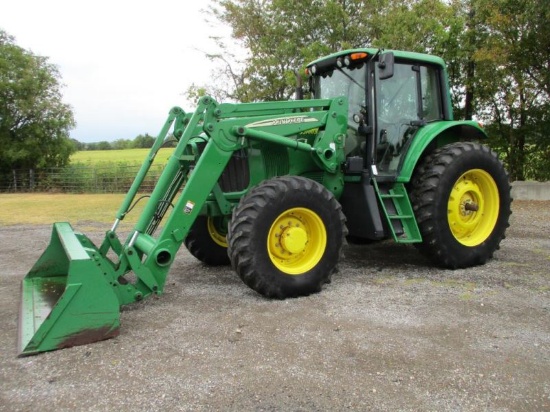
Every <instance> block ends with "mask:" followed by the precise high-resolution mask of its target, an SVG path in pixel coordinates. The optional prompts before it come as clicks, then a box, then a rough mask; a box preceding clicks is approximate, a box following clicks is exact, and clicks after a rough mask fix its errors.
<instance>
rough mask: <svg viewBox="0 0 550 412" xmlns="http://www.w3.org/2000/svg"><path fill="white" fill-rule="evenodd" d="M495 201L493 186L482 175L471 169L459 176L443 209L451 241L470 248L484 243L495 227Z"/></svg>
mask: <svg viewBox="0 0 550 412" xmlns="http://www.w3.org/2000/svg"><path fill="white" fill-rule="evenodd" d="M499 200H500V199H499V193H498V188H497V185H496V183H495V181H494V179H493V178H492V177H491V175H490V174H489V173H487V172H486V171H484V170H481V169H472V170H469V171H468V172H466V173H464V174H463V175H462V176H460V178H459V179H458V180H457V181H456V183H455V184H454V186H453V189H452V190H451V194H450V196H449V203H448V208H447V210H448V219H449V226H450V228H451V232H452V233H453V236H454V237H455V239H456V240H457V241H459V242H460V243H462V244H463V245H465V246H470V247H472V246H477V245H479V244H481V243H483V242H484V241H485V240H487V238H488V237H489V236H490V235H491V233H492V232H493V229H494V228H495V225H496V223H497V219H498V215H499V207H500V201H499Z"/></svg>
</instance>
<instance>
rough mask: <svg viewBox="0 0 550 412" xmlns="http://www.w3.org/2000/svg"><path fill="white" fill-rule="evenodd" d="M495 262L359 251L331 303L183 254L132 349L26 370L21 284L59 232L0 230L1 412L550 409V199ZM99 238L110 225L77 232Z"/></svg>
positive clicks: (77, 351) (523, 222) (533, 206)
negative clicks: (20, 331) (19, 342)
mask: <svg viewBox="0 0 550 412" xmlns="http://www.w3.org/2000/svg"><path fill="white" fill-rule="evenodd" d="M513 211H514V213H513V215H512V218H511V224H512V226H511V228H510V229H509V231H508V236H507V238H506V239H505V240H504V241H503V243H502V247H501V249H500V250H499V251H498V252H497V253H496V255H495V258H494V259H493V260H492V261H490V262H489V263H488V264H487V265H485V266H481V267H475V268H471V269H466V270H455V271H449V270H440V269H436V268H433V267H431V266H430V264H429V262H428V261H426V260H425V259H424V258H422V257H421V256H420V255H419V254H418V253H417V252H416V250H415V249H414V247H412V246H407V245H397V244H394V243H392V242H383V243H375V244H372V245H367V246H358V245H348V246H346V248H345V255H346V257H345V259H344V260H343V261H342V263H341V265H340V271H339V272H338V273H337V274H336V275H335V276H334V277H333V282H332V283H331V284H329V285H327V286H326V287H325V288H324V290H323V292H322V293H320V294H318V295H315V296H311V297H307V298H299V299H291V300H285V301H271V300H266V299H264V298H262V297H261V296H259V295H257V294H256V293H255V292H253V291H252V290H250V289H248V288H247V287H246V286H245V285H244V284H243V283H242V282H241V281H240V280H239V279H238V277H237V276H236V275H235V274H234V273H233V272H232V271H231V270H230V268H228V267H224V268H210V267H206V266H204V265H202V264H201V263H200V262H198V261H196V260H195V259H194V258H193V257H191V256H190V255H189V253H188V252H187V251H186V250H185V249H183V248H182V250H181V251H180V253H179V255H178V258H177V261H176V263H175V264H174V266H173V268H172V271H171V273H170V276H169V278H168V282H167V285H166V289H165V294H164V295H163V296H161V297H158V298H155V297H154V298H150V299H147V300H146V301H143V302H140V303H137V304H134V305H131V306H128V307H125V308H124V309H123V312H122V329H121V334H120V336H119V337H117V338H115V339H111V340H108V341H104V342H99V343H94V344H90V345H85V346H79V347H74V348H70V349H65V350H61V351H55V352H49V353H44V354H40V355H37V356H31V357H25V358H16V352H15V344H16V334H17V312H18V304H19V284H20V281H21V279H22V278H23V276H24V275H25V273H26V272H27V271H28V270H29V269H30V267H31V266H32V264H33V263H34V261H35V260H36V259H37V258H38V256H39V255H40V254H41V253H42V251H43V250H44V248H45V247H46V245H47V243H48V241H49V236H50V231H51V227H50V226H4V227H0V244H1V245H2V251H1V252H0V253H1V256H0V294H1V295H0V296H1V299H0V348H1V352H0V410H2V411H38V410H40V411H74V410H89V411H119V412H120V411H137V410H140V411H171V410H176V411H178V410H182V411H186V410H190V411H201V410H209V411H210V410H214V411H218V410H219V411H222V410H223V411H226V410H229V411H340V410H361V411H364V410H373V411H396V410H399V411H409V410H410V411H476V412H477V411H521V410H525V411H543V410H546V411H548V410H550V270H549V269H548V268H549V266H550V202H526V201H516V202H514V204H513ZM73 223H74V224H73V226H74V227H76V228H78V229H82V230H83V231H84V232H86V233H88V234H89V235H90V236H91V237H92V238H94V239H95V240H99V239H100V238H101V236H102V235H101V231H102V230H104V229H107V227H103V226H99V225H97V224H95V223H93V222H73Z"/></svg>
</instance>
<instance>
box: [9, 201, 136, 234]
mask: <svg viewBox="0 0 550 412" xmlns="http://www.w3.org/2000/svg"><path fill="white" fill-rule="evenodd" d="M123 198H124V194H64V193H59V194H49V193H23V194H11V193H9V194H4V193H3V194H0V226H6V225H21V224H33V225H34V224H36V225H38V224H52V223H54V222H70V223H73V224H78V222H81V224H85V223H86V222H101V223H105V224H107V225H110V224H112V223H113V222H114V220H115V214H116V212H117V210H118V208H119V207H120V204H121V203H122V200H123ZM145 203H146V201H145V200H143V201H141V202H140V203H138V205H137V206H136V207H135V209H134V210H132V212H131V213H130V214H129V215H128V216H127V217H126V218H125V219H124V222H127V223H135V221H137V218H138V217H139V215H140V214H141V211H142V210H143V206H144V205H145ZM106 229H108V227H106Z"/></svg>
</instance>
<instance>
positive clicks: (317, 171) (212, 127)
mask: <svg viewBox="0 0 550 412" xmlns="http://www.w3.org/2000/svg"><path fill="white" fill-rule="evenodd" d="M307 74H308V91H309V93H310V94H311V97H312V98H311V99H310V100H302V99H301V96H302V93H303V91H302V90H300V91H299V92H298V93H297V96H299V100H293V101H285V102H265V103H244V104H229V103H224V104H220V103H218V102H216V101H215V100H214V99H212V98H210V97H207V96H206V97H202V98H201V99H200V101H199V104H198V107H197V108H196V110H195V111H194V112H192V113H185V112H184V111H183V110H182V109H180V108H177V107H176V108H173V109H172V110H171V111H170V113H169V116H168V119H167V121H166V122H165V124H164V126H163V127H162V129H161V131H160V133H159V135H158V137H157V139H156V140H155V143H154V145H153V147H152V148H151V150H150V152H149V155H148V156H147V158H146V160H145V161H144V163H143V165H142V167H141V169H140V171H139V172H138V174H137V176H136V178H135V180H134V182H133V184H132V186H131V187H130V189H129V191H128V193H127V194H126V196H125V198H124V201H123V203H122V205H121V206H120V208H119V210H118V212H117V213H116V216H115V221H114V224H113V226H112V227H111V229H110V230H108V231H107V232H106V234H105V238H104V240H103V241H102V243H101V244H100V245H98V246H97V245H95V244H94V243H93V242H92V241H91V240H90V239H89V238H88V237H86V236H85V235H83V234H80V233H77V232H75V231H74V230H73V229H72V228H71V226H70V225H69V223H55V224H54V227H53V232H52V237H51V241H50V244H49V246H48V247H47V249H46V250H45V252H44V253H43V254H42V256H41V257H40V258H39V260H38V261H37V263H36V264H35V265H34V266H33V267H32V269H31V270H30V272H29V273H28V274H27V275H26V277H25V278H24V279H23V282H22V298H21V309H20V316H19V339H18V353H19V354H20V355H30V354H36V353H39V352H44V351H51V350H55V349H60V348H65V347H70V346H74V345H79V344H86V343H90V342H95V341H99V340H103V339H108V338H111V337H114V336H116V335H117V334H118V333H119V329H120V316H119V310H120V307H121V306H122V305H127V304H131V303H133V302H136V301H139V300H142V299H144V298H146V297H148V296H150V295H151V294H157V295H158V294H162V292H163V290H164V287H165V282H166V277H167V275H168V272H169V270H170V267H171V265H172V263H173V262H174V257H175V255H176V253H177V251H178V250H179V248H180V247H181V245H182V243H184V244H185V246H186V247H187V249H188V250H189V252H190V253H191V254H192V255H193V256H195V257H196V258H197V259H199V260H200V261H202V262H203V263H205V264H207V265H226V264H231V266H232V267H233V269H234V270H235V271H236V272H237V274H238V275H239V277H240V278H241V279H242V280H243V282H244V283H245V284H246V285H248V286H249V287H251V288H252V289H254V290H255V291H257V292H258V293H260V294H262V295H264V296H266V297H269V298H276V299H284V298H290V297H298V296H306V295H309V294H312V293H316V292H319V291H320V290H321V289H322V287H323V286H324V285H325V284H326V283H327V282H329V281H330V279H331V276H332V274H333V273H334V272H335V270H336V266H337V264H338V261H339V259H340V256H341V253H342V248H343V245H344V244H345V243H346V240H347V241H349V242H355V243H365V242H370V241H373V240H382V239H388V238H390V239H392V238H393V239H394V240H395V241H396V242H399V243H411V244H414V245H415V246H417V247H418V248H419V249H420V251H421V252H422V253H424V254H425V255H426V256H428V257H429V258H430V259H432V261H433V262H434V263H435V264H436V265H439V266H441V267H444V268H459V267H468V266H472V265H478V264H483V263H485V261H486V260H487V259H489V258H490V257H491V256H492V254H493V252H494V251H495V250H496V249H497V248H498V246H499V244H500V241H501V240H502V239H503V238H504V232H505V229H506V227H507V226H508V217H509V215H510V202H511V198H510V193H509V192H510V187H509V184H508V178H507V174H506V171H505V170H504V167H503V166H502V163H501V162H500V161H499V160H498V158H497V156H496V154H495V153H494V152H492V151H491V150H490V149H488V148H487V147H486V146H483V145H481V144H479V143H475V142H473V141H472V140H477V139H483V138H485V133H484V131H483V129H482V127H481V126H480V125H479V124H477V123H476V122H472V121H455V120H454V119H453V118H452V112H451V104H450V97H449V88H448V84H447V74H446V70H445V65H444V63H443V61H442V60H441V59H439V58H436V57H434V56H429V55H422V54H416V53H407V52H399V51H388V52H384V51H382V50H376V49H357V50H346V51H342V52H340V53H336V54H333V55H330V56H327V57H325V58H322V59H319V60H317V61H315V62H312V63H311V64H309V65H308V66H307ZM172 136H173V138H175V139H176V140H177V145H176V147H175V148H174V150H173V152H172V154H171V156H170V158H169V160H168V162H167V164H166V166H165V168H164V170H163V172H162V175H161V176H160V178H159V180H158V182H157V184H156V186H155V188H154V190H153V191H152V193H151V194H150V195H149V196H148V199H147V203H146V205H145V207H144V210H143V212H142V213H141V215H140V216H139V219H138V221H137V223H136V224H135V227H134V228H133V230H132V231H131V233H130V234H129V235H128V236H127V237H126V238H125V239H120V238H119V234H118V233H117V229H118V227H119V224H120V222H121V221H122V220H123V219H124V218H125V216H126V215H127V214H128V213H130V211H131V209H132V205H133V204H134V202H135V201H136V197H137V196H138V195H141V194H142V193H141V191H140V188H141V183H142V182H143V181H144V179H145V177H146V175H147V173H148V170H149V168H150V166H151V164H152V163H153V161H154V159H155V156H156V154H157V152H158V150H159V149H160V148H161V147H162V145H163V144H164V143H165V142H166V141H167V140H168V139H171V138H172Z"/></svg>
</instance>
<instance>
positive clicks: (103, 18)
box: [0, 0, 230, 142]
mask: <svg viewBox="0 0 550 412" xmlns="http://www.w3.org/2000/svg"><path fill="white" fill-rule="evenodd" d="M209 3H210V2H209V1H208V0H200V1H197V0H195V1H189V0H177V1H171V0H154V1H144V2H140V1H135V0H134V1H129V0H110V1H106V0H95V1H93V2H92V1H85V2H84V1H78V0H72V1H67V0H0V10H1V12H0V28H1V29H3V30H4V31H6V32H7V33H8V34H9V35H11V36H13V37H15V43H16V44H17V45H18V46H20V47H22V48H24V49H26V50H30V51H32V52H33V53H34V54H37V55H40V56H45V57H48V58H49V61H50V63H53V64H55V65H56V66H57V67H58V69H59V71H60V74H61V82H62V83H63V84H64V87H63V88H62V90H61V91H62V94H63V101H64V102H65V103H67V104H69V105H70V106H71V107H72V109H73V113H74V116H75V120H76V123H77V126H76V128H75V129H73V130H72V131H71V137H72V138H74V139H76V140H78V141H81V142H98V141H102V140H107V141H114V140H117V139H130V140H133V139H134V138H135V137H136V136H138V135H139V134H145V133H148V134H150V135H152V136H156V135H157V134H158V133H159V131H160V128H161V127H162V125H163V123H164V121H165V120H166V117H167V115H168V112H169V110H170V109H171V108H172V107H173V106H180V107H182V108H183V109H184V110H186V111H187V110H192V109H193V107H192V105H191V104H190V103H189V102H188V101H187V100H186V98H185V96H184V94H185V92H186V91H187V89H188V88H189V86H191V85H192V84H193V83H194V84H197V85H206V84H209V77H210V75H211V73H212V69H213V66H212V65H213V63H212V62H211V61H210V60H208V59H207V58H206V56H205V52H215V51H218V49H217V48H216V46H215V43H214V41H213V40H211V39H210V38H209V36H211V35H217V36H222V37H228V33H229V32H230V31H229V29H228V28H227V27H223V26H221V25H218V26H212V24H210V23H207V22H206V19H207V18H208V20H210V21H212V20H214V19H213V18H212V17H211V16H210V15H209V13H208V12H207V11H206V9H207V8H208V5H209Z"/></svg>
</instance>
